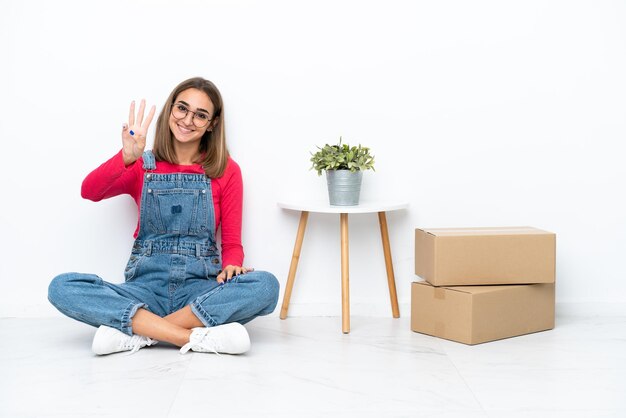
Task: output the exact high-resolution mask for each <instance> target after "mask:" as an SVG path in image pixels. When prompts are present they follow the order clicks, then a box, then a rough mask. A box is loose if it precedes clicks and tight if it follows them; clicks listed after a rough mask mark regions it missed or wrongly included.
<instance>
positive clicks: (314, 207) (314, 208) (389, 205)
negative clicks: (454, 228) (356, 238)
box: [278, 200, 409, 213]
mask: <svg viewBox="0 0 626 418" xmlns="http://www.w3.org/2000/svg"><path fill="white" fill-rule="evenodd" d="M278 207H280V208H283V209H290V210H298V211H306V212H318V213H374V212H389V211H392V210H400V209H406V208H408V207H409V204H408V203H407V202H401V201H392V200H389V201H387V200H376V201H374V200H372V201H367V200H361V203H359V204H358V205H356V206H331V205H330V204H329V203H328V200H326V201H321V200H298V201H280V202H278Z"/></svg>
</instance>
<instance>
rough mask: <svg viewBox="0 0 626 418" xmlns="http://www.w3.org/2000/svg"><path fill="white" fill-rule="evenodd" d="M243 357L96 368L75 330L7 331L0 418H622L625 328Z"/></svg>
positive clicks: (336, 338) (625, 410) (261, 348)
mask: <svg viewBox="0 0 626 418" xmlns="http://www.w3.org/2000/svg"><path fill="white" fill-rule="evenodd" d="M247 328H248V330H249V332H250V336H251V340H252V350H251V351H250V352H249V353H247V354H246V355H242V356H227V355H223V356H217V355H214V354H199V353H189V354H187V355H179V354H178V351H177V350H176V349H175V348H174V347H173V346H163V345H160V346H156V347H151V348H146V349H142V350H140V351H139V352H138V353H136V354H134V355H130V356H129V355H125V354H114V355H110V356H104V357H96V356H95V355H93V354H92V353H91V351H90V344H91V338H92V336H93V333H94V329H93V328H90V327H88V326H85V325H82V324H79V323H77V322H73V321H72V320H69V319H64V318H54V319H42V320H37V319H0V336H1V338H0V417H2V418H4V417H7V418H14V417H15V418H17V417H81V418H84V417H139V416H144V417H151V418H158V417H319V416H338V417H352V416H354V417H468V418H469V417H542V418H543V417H550V418H551V417H585V418H587V417H626V318H625V317H623V316H592V317H584V316H567V315H565V316H563V315H561V316H559V317H558V318H557V328H556V329H554V330H552V331H547V332H542V333H537V334H532V335H527V336H522V337H517V338H511V339H507V340H502V341H496V342H491V343H487V344H482V345H478V346H473V347H471V346H466V345H462V344H458V343H454V342H450V341H445V340H441V339H437V338H433V337H428V336H425V335H420V334H416V333H413V332H411V331H410V329H409V320H408V318H406V317H405V318H401V319H396V320H394V319H391V318H364V317H353V318H352V332H351V333H350V334H349V335H343V334H342V333H341V331H340V330H341V323H340V319H339V318H325V317H312V318H311V317H307V318H289V319H287V320H286V321H281V320H279V319H278V318H276V317H269V318H267V317H266V318H259V319H256V320H255V321H253V322H252V323H250V324H248V325H247Z"/></svg>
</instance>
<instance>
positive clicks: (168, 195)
mask: <svg viewBox="0 0 626 418" xmlns="http://www.w3.org/2000/svg"><path fill="white" fill-rule="evenodd" d="M204 193H206V190H204V189H166V190H158V189H150V190H149V191H148V199H147V202H148V208H147V212H146V213H147V216H148V219H147V221H148V225H149V226H150V228H151V229H152V230H153V231H152V232H154V233H158V234H182V235H198V233H199V232H200V231H205V230H206V229H207V227H208V225H207V223H208V222H207V221H208V219H207V217H208V216H207V215H208V210H207V207H206V203H205V199H203V195H204Z"/></svg>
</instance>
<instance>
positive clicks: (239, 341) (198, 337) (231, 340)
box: [180, 322, 250, 354]
mask: <svg viewBox="0 0 626 418" xmlns="http://www.w3.org/2000/svg"><path fill="white" fill-rule="evenodd" d="M249 349H250V337H249V336H248V331H246V328H245V327H244V326H243V325H241V324H240V323H238V322H231V323H230V324H225V325H218V326H216V327H210V328H194V329H193V331H192V332H191V336H190V337H189V342H188V343H187V344H185V345H184V346H183V347H182V348H181V349H180V354H185V353H186V352H187V351H189V350H193V351H197V352H201V353H209V352H211V353H215V354H219V353H225V354H241V353H245V352H246V351H248V350H249Z"/></svg>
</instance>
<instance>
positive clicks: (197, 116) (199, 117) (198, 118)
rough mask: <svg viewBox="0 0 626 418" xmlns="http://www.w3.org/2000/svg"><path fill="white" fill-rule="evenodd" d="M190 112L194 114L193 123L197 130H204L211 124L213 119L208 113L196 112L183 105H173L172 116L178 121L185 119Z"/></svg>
mask: <svg viewBox="0 0 626 418" xmlns="http://www.w3.org/2000/svg"><path fill="white" fill-rule="evenodd" d="M189 112H191V113H193V118H192V121H193V124H194V125H195V126H196V128H204V127H205V126H207V124H208V123H209V122H211V118H210V117H209V114H208V113H206V112H194V111H193V110H189V108H188V107H187V106H185V105H184V104H182V103H174V104H173V105H172V116H174V118H176V119H178V120H180V119H185V118H186V117H187V113H189Z"/></svg>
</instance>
